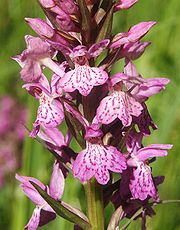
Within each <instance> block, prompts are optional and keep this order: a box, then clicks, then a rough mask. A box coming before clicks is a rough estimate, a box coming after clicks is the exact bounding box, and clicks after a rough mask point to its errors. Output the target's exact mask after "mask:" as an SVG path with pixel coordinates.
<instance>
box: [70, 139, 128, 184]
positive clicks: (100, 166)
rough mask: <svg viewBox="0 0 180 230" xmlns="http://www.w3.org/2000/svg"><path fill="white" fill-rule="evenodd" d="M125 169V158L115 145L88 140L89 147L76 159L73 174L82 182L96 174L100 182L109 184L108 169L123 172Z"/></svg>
mask: <svg viewBox="0 0 180 230" xmlns="http://www.w3.org/2000/svg"><path fill="white" fill-rule="evenodd" d="M124 169H126V161H125V158H124V157H123V156H122V154H121V153H120V152H119V151H118V150H117V149H116V148H115V147H109V146H103V145H102V144H91V143H89V142H87V148H86V149H85V150H83V151H81V152H80V153H79V154H78V156H77V158H76V160H75V161H74V164H73V175H74V177H78V178H79V179H80V181H81V182H82V183H83V182H84V181H86V180H89V179H90V178H92V177H93V176H95V178H96V179H97V181H98V182H99V183H100V184H107V182H108V181H109V178H110V175H109V172H108V170H111V171H113V172H119V173H121V172H122V170H124Z"/></svg>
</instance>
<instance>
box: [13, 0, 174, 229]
mask: <svg viewBox="0 0 180 230" xmlns="http://www.w3.org/2000/svg"><path fill="white" fill-rule="evenodd" d="M70 2H71V1H70ZM50 3H51V4H53V5H51V4H50ZM50 3H49V4H50V5H51V7H49V6H48V7H47V6H43V7H44V8H45V12H46V14H47V16H48V17H49V19H50V20H51V22H52V24H53V26H54V28H55V29H52V27H51V24H49V25H48V24H47V23H46V24H44V22H42V21H41V20H39V19H36V23H35V24H33V20H34V19H27V21H28V23H29V24H30V25H31V26H32V28H33V29H34V30H35V31H36V32H37V33H39V35H40V36H41V38H42V39H43V40H40V39H36V38H33V37H31V36H27V37H26V42H27V45H28V47H27V50H26V51H24V52H23V53H22V54H21V55H20V56H17V57H15V59H16V60H18V62H19V63H20V64H21V66H22V71H21V77H22V79H23V80H24V81H27V82H28V83H27V84H25V85H24V88H26V89H27V90H28V92H30V93H31V94H32V95H33V96H35V97H36V98H37V99H38V100H39V101H40V106H39V109H38V116H37V119H36V121H35V123H34V128H33V130H32V132H31V136H32V137H35V136H36V135H38V136H39V137H40V138H42V139H43V140H44V141H45V142H46V145H47V147H48V148H49V149H50V150H51V151H53V152H55V153H56V158H57V160H58V161H57V162H56V163H55V166H54V168H55V169H56V170H57V165H59V166H60V162H61V163H62V162H63V165H61V167H66V169H67V165H68V170H70V169H71V164H72V170H73V175H74V176H75V177H78V178H79V179H80V181H81V182H84V181H87V180H89V179H90V178H91V177H93V176H95V178H96V179H97V181H98V182H99V183H100V184H103V185H104V184H107V183H108V189H106V190H105V187H104V191H103V193H104V194H103V195H104V197H106V196H105V195H106V192H105V191H111V194H108V195H109V196H108V197H106V199H105V200H104V202H108V201H109V200H110V199H111V198H113V196H112V194H113V193H114V192H115V191H116V190H117V189H118V188H117V187H115V184H114V183H116V182H115V181H114V180H113V177H112V172H119V173H122V177H121V180H118V181H117V182H118V183H120V185H119V186H120V191H119V196H120V197H119V199H118V200H120V199H122V194H121V191H123V190H124V189H122V186H123V180H124V179H123V178H124V177H125V180H126V181H128V184H129V186H128V187H127V193H126V194H125V196H124V197H125V198H124V199H125V200H124V201H123V203H120V204H119V205H121V206H122V207H123V211H122V213H121V215H119V217H118V218H119V219H118V218H117V219H116V222H118V221H119V220H120V219H121V218H123V217H124V216H126V217H128V216H129V214H128V213H127V212H126V208H127V206H128V205H130V203H131V201H132V200H133V201H132V202H134V200H135V201H136V200H137V199H139V200H141V201H145V200H146V198H148V200H146V202H148V201H149V198H150V197H152V198H153V199H154V200H155V201H156V202H159V198H158V195H157V191H156V190H157V188H156V186H157V184H159V182H156V180H155V179H154V181H153V180H152V176H151V169H150V167H149V163H150V162H149V161H148V158H153V157H155V156H165V155H166V154H167V152H166V150H167V149H169V148H171V145H162V144H161V145H160V144H154V145H150V146H147V147H143V146H142V137H143V135H150V129H149V126H151V127H152V128H153V129H156V125H155V124H154V123H153V121H152V119H151V117H150V115H149V113H148V110H147V107H146V105H145V101H146V100H147V99H148V97H149V96H152V95H153V94H156V93H158V92H159V91H160V90H161V89H162V88H164V86H165V85H166V84H167V83H168V80H167V79H165V78H153V79H148V80H145V79H143V78H142V77H141V76H140V75H139V74H138V73H137V71H136V69H135V66H134V64H133V62H132V60H134V59H136V58H138V57H139V56H140V55H141V54H142V53H143V52H144V49H145V48H146V47H147V45H149V43H145V42H143V43H142V42H140V39H141V37H142V36H144V35H145V34H146V33H147V32H148V30H149V29H150V27H151V26H152V25H153V24H154V23H153V22H143V23H139V24H138V25H136V26H133V27H131V29H130V30H129V32H125V33H121V34H118V35H117V36H114V37H113V38H112V37H110V33H109V32H110V28H109V25H110V24H109V22H110V21H111V14H112V10H111V5H110V6H105V12H104V15H103V16H102V14H101V15H98V12H99V11H98V7H97V5H94V8H93V7H92V8H91V6H89V9H91V15H90V14H89V11H88V9H87V8H86V5H85V4H84V5H83V6H82V5H81V4H80V15H81V17H82V18H81V20H79V21H78V19H79V18H80V17H79V11H77V7H75V8H76V11H75V12H76V14H77V15H75V16H76V17H75V19H76V24H77V27H75V26H74V25H73V24H72V23H71V20H70V21H69V19H68V16H66V15H65V13H66V14H67V15H68V13H67V12H64V13H63V12H62V8H61V6H58V7H59V9H58V7H57V6H54V3H53V2H50ZM131 3H132V4H134V3H135V2H133V1H132V2H131ZM41 4H42V2H41ZM71 4H73V3H72V2H71ZM121 5H122V3H119V4H118V5H116V6H115V9H116V10H117V9H126V8H129V7H130V6H131V5H130V6H129V5H128V6H127V7H126V6H123V7H122V6H121ZM103 7H104V6H102V7H101V8H103ZM106 7H107V8H106ZM47 8H48V9H47ZM93 10H95V13H93ZM101 10H102V9H101ZM108 10H109V11H108ZM51 11H52V12H51ZM57 12H58V13H57ZM106 12H108V14H106ZM60 13H61V14H60ZM56 14H57V15H56ZM62 15H63V16H64V15H65V16H64V18H65V19H66V20H65V22H66V23H67V25H68V26H67V27H65V32H64V31H61V30H62V29H64V25H62V24H61V21H59V18H60V17H62ZM69 16H71V15H69ZM92 16H94V18H93V19H91V17H92ZM101 17H102V18H101ZM108 17H109V18H108ZM107 18H108V19H107ZM109 19H110V20H109ZM93 20H94V21H93ZM72 21H73V20H72ZM92 21H93V22H95V24H94V25H95V26H94V27H95V28H94V27H93V26H92V25H93V23H92ZM63 22H64V21H63ZM38 23H40V26H37V25H38ZM78 23H79V24H78ZM88 23H89V24H88ZM59 24H60V25H59ZM96 24H97V25H96ZM36 26H37V28H36ZM45 26H47V30H46V31H45V32H46V34H44V31H37V29H38V30H42V29H44V28H46V27H45ZM92 30H93V32H94V34H93V36H92V37H91V34H92V33H91V31H92ZM59 31H60V33H59ZM67 32H71V33H67ZM72 32H81V35H82V37H80V38H79V37H77V36H76V35H74V33H72ZM95 32H96V33H95ZM64 38H68V39H67V40H66V39H64ZM109 38H110V40H109ZM44 39H45V40H44ZM93 43H95V44H93ZM36 47H38V48H39V50H37V48H36ZM53 49H54V50H56V51H58V54H57V52H54V53H53ZM103 49H107V50H108V53H107V54H108V55H107V56H106V57H105V58H104V60H103V61H102V62H101V63H100V65H99V66H96V65H95V64H94V61H95V59H96V57H97V56H99V55H100V53H101V52H102V51H103ZM56 54H57V55H58V56H57V57H58V59H57V60H58V61H59V62H60V63H56V62H55V61H53V60H55V59H53V60H52V59H51V58H52V57H54V55H56ZM62 55H63V56H64V58H65V59H66V61H67V63H66V62H63V64H62V61H64V58H63V57H62ZM119 59H123V60H125V66H124V70H123V72H121V73H116V74H115V75H113V76H111V77H110V72H111V67H112V65H113V64H114V63H115V62H116V61H117V60H119ZM59 64H61V65H60V66H59ZM45 66H46V67H48V68H50V69H51V70H52V71H53V72H54V75H53V76H52V79H51V84H50V85H49V84H48V83H47V79H46V78H45V76H44V75H43V73H42V68H44V67H45ZM72 92H73V93H72ZM108 92H109V94H108ZM94 98H96V99H97V100H96V101H94ZM64 117H65V119H66V122H67V125H68V128H69V132H68V133H67V136H66V138H65V139H64V137H63V136H62V134H61V133H60V131H58V130H57V129H56V127H57V126H58V125H59V124H60V123H61V122H62V120H63V119H64ZM135 125H136V126H138V129H137V128H136V129H135V127H136V126H135ZM72 136H73V137H74V138H75V139H76V140H77V142H78V143H79V145H80V146H81V147H82V149H84V150H82V151H81V152H80V153H79V154H78V156H77V157H76V155H75V153H74V152H73V151H72V149H70V148H69V147H68V146H69V143H70V141H71V138H72ZM85 142H86V144H85ZM85 145H86V147H85ZM65 146H66V147H65ZM57 147H59V148H60V149H59V150H56V149H57ZM125 147H126V149H125ZM62 154H63V155H62ZM57 155H58V156H57ZM59 155H60V156H59ZM69 163H70V165H69ZM64 164H65V165H64ZM69 167H70V169H69ZM56 170H55V171H53V175H58V174H61V171H59V170H57V172H56ZM108 170H110V171H108ZM125 170H126V171H125ZM109 172H111V175H110V174H109ZM64 176H66V174H65V175H64ZM17 178H18V179H19V180H20V181H21V182H22V186H23V187H24V188H26V186H27V187H28V186H29V181H33V180H34V179H31V178H29V179H27V180H29V181H27V180H23V179H22V178H23V177H20V176H17ZM53 178H54V177H53V176H52V180H53ZM58 178H59V177H58ZM109 181H110V182H109ZM61 183H64V182H63V179H62V181H61ZM118 183H117V184H118ZM37 184H38V185H39V182H37ZM126 185H127V183H126ZM52 186H53V184H52ZM85 186H87V188H86V189H87V200H88V194H89V193H88V191H90V190H91V189H92V188H94V187H96V189H97V194H98V196H99V200H100V201H101V205H102V191H101V188H102V187H100V186H99V185H98V184H96V182H95V181H94V180H91V181H88V182H87V185H86V184H85ZM40 187H41V188H42V189H45V188H44V187H43V186H40ZM114 187H115V188H114ZM30 188H31V187H30ZM50 188H51V186H50ZM31 189H32V188H31ZM55 189H57V193H58V192H59V188H55ZM24 191H25V193H26V194H27V195H28V196H29V197H30V198H31V199H32V194H30V193H29V192H28V189H25V190H24ZM37 191H39V190H38V187H37V188H36V190H35V192H36V193H37ZM39 192H40V193H41V192H42V191H39ZM117 193H118V191H116V194H117ZM42 194H43V193H42ZM42 194H41V195H42ZM48 194H49V195H50V196H51V197H52V198H54V199H57V197H54V195H53V193H51V192H50V193H49V192H48ZM129 194H130V195H129ZM91 195H92V196H93V195H94V196H95V194H93V192H92V194H91ZM114 195H115V193H114ZM132 198H133V199H132ZM46 199H47V197H46V198H45V200H46ZM33 201H34V200H33ZM43 202H44V201H43ZM124 202H127V204H125V207H124ZM34 203H35V204H36V205H37V208H38V214H37V212H36V211H35V212H34V215H33V216H32V219H31V220H30V222H29V223H28V225H27V227H29V228H30V226H31V227H32V226H33V228H36V227H37V226H38V225H41V224H43V223H41V217H42V215H43V214H42V210H43V207H44V203H42V202H41V203H39V201H38V203H37V202H36V201H34ZM90 203H91V202H89V203H88V205H89V206H88V209H89V210H90V208H91V204H90ZM42 204H43V207H42V206H41V205H42ZM51 205H52V204H51ZM52 206H53V205H52ZM141 206H142V207H144V210H143V216H142V217H143V221H145V217H146V215H148V214H149V212H147V213H146V211H147V208H146V206H147V203H144V202H142V204H141V205H140V207H141ZM59 207H61V206H60V204H59ZM65 207H66V206H65ZM61 208H62V207H61ZM95 208H97V209H98V208H99V210H98V211H99V213H101V211H102V208H103V207H102V206H101V207H95ZM138 209H139V206H138V207H137V209H136V210H138ZM136 210H135V212H136ZM46 211H47V210H46ZM48 211H49V210H48ZM66 211H67V210H64V211H63V213H64V212H66ZM49 212H50V213H54V211H53V210H51V211H49ZM56 212H57V213H58V211H56ZM131 212H132V211H131ZM50 213H48V215H50ZM58 214H59V213H58ZM78 214H79V216H80V217H81V218H82V213H80V212H79V213H78ZM88 214H89V215H88V217H89V219H90V224H91V225H96V224H99V225H98V227H99V228H98V229H101V228H102V225H103V217H101V219H102V223H95V222H96V217H95V216H93V215H91V214H90V213H88ZM133 214H134V212H133V213H131V215H130V217H131V216H132V215H133ZM60 215H62V213H60ZM149 215H150V214H149ZM71 218H72V219H71V220H72V221H74V222H75V220H74V218H75V217H74V216H72V217H71ZM50 219H51V218H50ZM82 219H85V221H87V219H86V218H85V217H84V218H82ZM82 219H81V220H78V221H77V222H75V223H76V224H79V225H80V226H82V224H83V220H82ZM112 222H113V219H112ZM112 222H110V224H111V225H110V226H109V227H110V228H112V229H113V227H112ZM84 224H85V225H87V227H88V224H87V223H84ZM100 225H101V227H100Z"/></svg>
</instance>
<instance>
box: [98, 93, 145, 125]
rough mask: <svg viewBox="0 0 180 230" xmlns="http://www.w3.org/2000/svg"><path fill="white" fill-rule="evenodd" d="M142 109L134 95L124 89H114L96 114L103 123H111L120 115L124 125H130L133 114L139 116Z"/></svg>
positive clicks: (102, 102)
mask: <svg viewBox="0 0 180 230" xmlns="http://www.w3.org/2000/svg"><path fill="white" fill-rule="evenodd" d="M142 109H143V108H142V106H141V104H140V103H139V102H137V101H136V100H135V99H134V98H133V97H131V96H129V95H128V94H126V93H125V92H122V91H114V92H113V93H112V94H111V95H110V96H107V97H105V98H104V99H103V100H102V101H101V103H100V105H99V107H98V109H97V113H96V114H97V115H96V116H97V120H98V121H99V122H101V123H103V124H109V123H111V122H112V121H114V120H115V119H116V118H117V117H118V118H119V119H120V120H121V121H122V124H123V125H124V126H129V125H130V124H131V122H132V117H131V115H133V116H139V115H140V114H141V110H142Z"/></svg>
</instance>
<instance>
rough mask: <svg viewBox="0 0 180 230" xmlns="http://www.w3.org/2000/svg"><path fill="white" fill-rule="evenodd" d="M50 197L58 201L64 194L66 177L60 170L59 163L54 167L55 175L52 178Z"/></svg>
mask: <svg viewBox="0 0 180 230" xmlns="http://www.w3.org/2000/svg"><path fill="white" fill-rule="evenodd" d="M49 192H50V196H51V197H53V198H54V199H56V200H58V199H60V198H61V197H62V195H63V192H64V175H63V173H62V171H61V169H60V166H59V163H55V164H54V166H53V173H52V176H51V181H50V186H49Z"/></svg>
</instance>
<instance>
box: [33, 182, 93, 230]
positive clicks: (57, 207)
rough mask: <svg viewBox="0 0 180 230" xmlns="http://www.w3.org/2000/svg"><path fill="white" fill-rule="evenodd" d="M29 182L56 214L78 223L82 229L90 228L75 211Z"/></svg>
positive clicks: (88, 229) (87, 229)
mask: <svg viewBox="0 0 180 230" xmlns="http://www.w3.org/2000/svg"><path fill="white" fill-rule="evenodd" d="M31 184H32V185H33V186H34V187H35V188H36V190H37V191H38V192H39V193H40V195H41V196H42V197H43V198H44V199H45V201H46V202H47V203H48V204H49V205H50V206H51V207H52V208H53V210H54V211H55V212H56V214H57V215H59V216H61V217H63V218H64V219H66V220H69V221H70V222H72V223H74V224H77V225H79V226H80V227H81V228H83V229H84V230H90V229H91V226H90V224H89V223H88V222H87V221H85V220H84V219H82V218H81V217H79V216H78V215H76V214H75V213H73V212H71V211H70V210H69V209H67V208H65V207H64V206H63V205H62V204H61V202H60V201H57V200H54V199H53V198H52V197H50V196H49V195H48V194H47V193H46V192H45V191H44V190H43V189H41V188H40V187H39V186H38V185H37V184H35V183H33V182H32V181H31Z"/></svg>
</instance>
